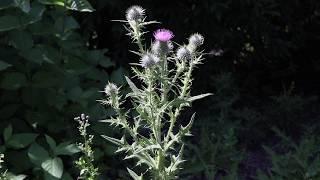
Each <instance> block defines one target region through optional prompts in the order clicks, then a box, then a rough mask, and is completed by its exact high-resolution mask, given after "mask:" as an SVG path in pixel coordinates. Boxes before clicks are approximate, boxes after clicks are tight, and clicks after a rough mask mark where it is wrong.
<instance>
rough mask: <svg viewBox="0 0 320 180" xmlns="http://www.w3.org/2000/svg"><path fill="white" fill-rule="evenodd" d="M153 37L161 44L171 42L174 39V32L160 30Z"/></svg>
mask: <svg viewBox="0 0 320 180" xmlns="http://www.w3.org/2000/svg"><path fill="white" fill-rule="evenodd" d="M153 36H154V38H155V39H156V40H157V41H161V42H167V41H170V40H171V39H172V38H173V37H174V35H173V33H172V31H170V30H168V29H158V30H156V31H155V32H154V33H153Z"/></svg>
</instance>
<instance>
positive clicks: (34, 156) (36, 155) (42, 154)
mask: <svg viewBox="0 0 320 180" xmlns="http://www.w3.org/2000/svg"><path fill="white" fill-rule="evenodd" d="M28 157H29V158H30V161H31V162H32V163H34V164H36V165H38V166H40V165H41V164H42V163H43V162H44V161H46V160H47V159H49V153H48V152H47V150H45V149H44V148H43V147H42V146H40V145H39V144H37V143H33V144H32V145H31V146H30V147H29V149H28Z"/></svg>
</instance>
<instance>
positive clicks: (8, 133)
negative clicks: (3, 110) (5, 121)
mask: <svg viewBox="0 0 320 180" xmlns="http://www.w3.org/2000/svg"><path fill="white" fill-rule="evenodd" d="M11 136H12V126H11V124H10V125H9V126H8V127H6V128H5V129H4V131H3V138H4V141H5V142H7V141H8V140H9V139H10V138H11Z"/></svg>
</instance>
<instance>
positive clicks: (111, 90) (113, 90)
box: [104, 83, 118, 96]
mask: <svg viewBox="0 0 320 180" xmlns="http://www.w3.org/2000/svg"><path fill="white" fill-rule="evenodd" d="M104 93H106V95H108V96H113V95H116V94H118V87H117V86H116V85H115V84H113V83H108V84H107V85H106V87H105V88H104Z"/></svg>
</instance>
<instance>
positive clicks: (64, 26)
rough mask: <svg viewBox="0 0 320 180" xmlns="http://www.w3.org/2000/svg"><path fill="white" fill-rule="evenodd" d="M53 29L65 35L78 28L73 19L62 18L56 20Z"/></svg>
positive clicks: (68, 17)
mask: <svg viewBox="0 0 320 180" xmlns="http://www.w3.org/2000/svg"><path fill="white" fill-rule="evenodd" d="M54 27H55V28H56V29H57V30H58V32H62V33H65V32H67V31H70V30H73V29H78V28H79V27H80V26H79V24H78V22H77V21H76V20H75V19H74V18H73V17H71V16H63V17H60V18H59V19H57V20H56V22H55V24H54Z"/></svg>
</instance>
